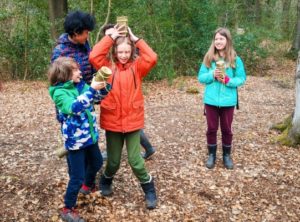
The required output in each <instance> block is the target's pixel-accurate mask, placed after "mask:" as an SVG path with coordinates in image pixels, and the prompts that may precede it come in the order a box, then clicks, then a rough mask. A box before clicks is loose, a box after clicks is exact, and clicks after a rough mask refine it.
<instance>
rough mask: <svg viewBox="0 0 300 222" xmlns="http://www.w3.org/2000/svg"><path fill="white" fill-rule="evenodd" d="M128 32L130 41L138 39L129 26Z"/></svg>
mask: <svg viewBox="0 0 300 222" xmlns="http://www.w3.org/2000/svg"><path fill="white" fill-rule="evenodd" d="M128 33H129V38H130V40H131V41H133V42H136V41H137V40H139V38H138V37H136V36H135V35H134V34H133V33H132V31H131V28H129V27H128Z"/></svg>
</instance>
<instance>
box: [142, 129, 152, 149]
mask: <svg viewBox="0 0 300 222" xmlns="http://www.w3.org/2000/svg"><path fill="white" fill-rule="evenodd" d="M140 140H141V145H142V147H143V148H144V149H145V150H146V152H147V151H148V150H152V144H151V143H150V141H149V140H148V138H147V136H146V134H145V133H144V130H142V129H141V130H140Z"/></svg>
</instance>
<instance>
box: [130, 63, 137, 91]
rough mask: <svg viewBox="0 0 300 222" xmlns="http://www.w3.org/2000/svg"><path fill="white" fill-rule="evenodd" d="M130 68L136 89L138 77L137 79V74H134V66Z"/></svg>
mask: <svg viewBox="0 0 300 222" xmlns="http://www.w3.org/2000/svg"><path fill="white" fill-rule="evenodd" d="M130 70H131V73H132V75H133V81H134V89H136V79H135V75H134V71H133V68H132V67H130Z"/></svg>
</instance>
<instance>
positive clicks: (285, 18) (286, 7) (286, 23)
mask: <svg viewBox="0 0 300 222" xmlns="http://www.w3.org/2000/svg"><path fill="white" fill-rule="evenodd" d="M290 6H291V0H283V1H282V23H281V27H282V35H283V36H284V37H288V34H289V33H290V31H289V30H290V19H289V18H290Z"/></svg>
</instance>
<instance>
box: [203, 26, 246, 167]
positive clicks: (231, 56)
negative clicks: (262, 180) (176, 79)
mask: <svg viewBox="0 0 300 222" xmlns="http://www.w3.org/2000/svg"><path fill="white" fill-rule="evenodd" d="M198 80H199V82H200V83H202V84H204V85H205V91H204V96H203V103H204V104H205V107H204V108H205V114H206V120H207V132H206V138H207V147H208V153H209V157H208V160H207V163H206V167H207V168H209V169H212V168H213V167H214V166H215V162H216V151H217V131H218V128H219V125H220V128H221V133H222V148H223V162H224V166H225V167H226V168H227V169H233V161H232V158H231V156H230V154H231V147H232V129H231V125H232V121H233V113H234V107H235V106H236V105H237V104H238V97H237V88H238V87H239V86H242V85H243V84H244V83H245V81H246V72H245V69H244V64H243V61H242V60H241V58H240V57H238V56H237V54H236V52H235V50H234V48H233V44H232V38H231V34H230V32H229V30H228V29H226V28H218V29H217V30H216V31H215V33H214V36H213V40H212V43H211V45H210V48H209V50H208V51H207V53H206V55H205V57H204V60H203V63H202V65H201V68H200V70H199V73H198Z"/></svg>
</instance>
